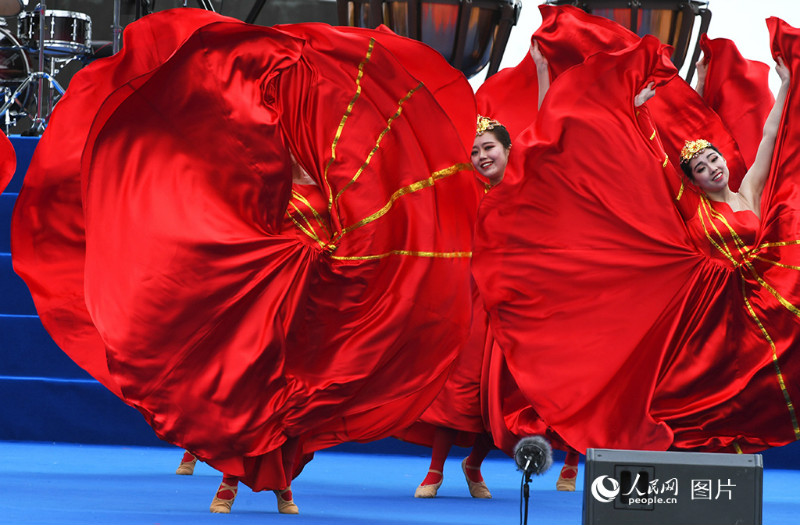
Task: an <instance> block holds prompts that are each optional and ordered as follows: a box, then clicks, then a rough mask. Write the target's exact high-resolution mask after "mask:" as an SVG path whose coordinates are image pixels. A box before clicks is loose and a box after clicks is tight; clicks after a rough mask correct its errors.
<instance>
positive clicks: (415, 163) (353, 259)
mask: <svg viewBox="0 0 800 525" xmlns="http://www.w3.org/2000/svg"><path fill="white" fill-rule="evenodd" d="M152 16H154V17H157V16H158V15H152ZM150 18H151V17H146V18H144V19H143V20H142V21H140V22H137V23H144V24H147V23H150V22H147V20H148V19H150ZM137 50H138V48H137V47H136V44H135V43H133V44H132V49H131V52H133V53H135V52H136V51H137ZM412 58H413V59H414V60H415V61H417V62H418V63H414V64H412V63H408V64H407V63H406V62H404V61H409V60H411V59H412ZM420 64H424V65H420ZM120 67H122V66H120ZM112 69H113V68H112ZM116 73H118V74H120V75H124V76H125V77H126V81H125V82H124V83H123V84H121V85H120V87H119V88H118V89H116V90H113V91H111V90H109V92H107V93H106V96H105V97H104V99H103V102H102V105H100V106H99V107H98V106H97V105H95V106H93V107H94V113H93V123H92V125H91V129H90V130H88V132H87V133H86V135H84V137H83V140H84V141H85V143H86V146H85V148H84V153H83V156H82V160H81V162H80V178H79V182H78V184H79V187H80V188H81V193H80V195H81V199H80V201H79V205H80V206H82V209H83V215H82V217H79V218H78V219H76V222H79V220H80V219H82V220H83V221H84V226H83V229H82V231H85V257H83V259H82V260H81V262H82V263H83V265H84V270H83V273H82V275H81V277H82V285H83V287H84V290H85V295H84V297H82V298H81V299H84V300H85V303H84V305H83V307H84V308H85V309H86V311H87V312H88V320H89V321H90V323H91V324H90V328H91V329H93V330H94V331H95V332H96V334H97V338H98V340H99V341H100V343H99V344H101V345H102V348H101V349H100V352H99V353H98V354H97V355H102V356H104V357H105V359H106V360H107V363H108V368H107V370H105V371H102V370H101V372H104V373H105V372H107V375H106V377H110V380H111V383H112V386H115V387H116V389H117V390H116V392H117V393H118V394H119V395H120V396H121V397H122V398H123V399H124V400H125V401H126V402H128V403H129V404H131V405H132V406H135V407H136V408H137V409H139V410H140V411H141V412H142V413H143V414H144V416H145V418H146V419H147V420H148V422H149V423H150V425H151V426H152V427H153V428H154V430H155V431H156V433H157V434H158V435H159V436H160V437H162V438H163V439H165V440H167V441H169V442H171V443H174V444H176V445H179V446H182V447H184V448H187V449H189V450H191V451H193V452H195V453H196V454H198V455H199V456H200V457H201V458H202V459H205V460H207V461H209V463H210V464H212V465H213V466H216V467H217V468H220V469H221V470H223V471H225V472H226V473H229V474H233V475H238V476H240V477H243V478H244V480H245V482H246V483H247V484H248V485H250V486H251V487H253V488H255V489H264V488H283V487H284V486H285V485H283V483H284V477H283V473H282V472H280V470H281V469H280V468H279V467H276V466H275V465H276V464H277V463H280V462H281V461H279V459H280V458H279V457H278V458H277V459H276V455H277V456H280V454H281V451H280V447H281V446H282V445H283V444H284V443H285V442H287V440H292V441H299V442H300V443H301V447H300V449H299V452H300V454H304V455H306V456H305V457H306V459H307V455H308V454H309V453H312V452H313V451H315V450H318V449H320V448H324V447H328V446H331V445H334V444H338V443H341V442H343V441H351V440H358V441H367V440H372V439H378V438H382V437H385V436H387V435H391V434H392V433H395V432H397V431H398V429H401V428H405V427H407V426H408V425H409V424H411V423H412V422H413V421H415V420H416V419H417V418H418V417H419V415H420V413H421V412H422V411H423V410H424V408H425V407H426V406H427V405H428V404H429V403H430V401H431V400H432V399H433V398H434V397H435V395H436V394H437V392H438V391H439V389H440V388H441V386H442V384H443V382H444V381H445V379H446V377H447V373H448V371H449V368H450V366H451V364H452V362H453V360H454V359H455V357H456V352H457V349H458V348H459V346H460V345H461V344H462V341H463V340H464V339H465V338H466V336H467V332H468V329H469V324H470V314H471V312H470V308H469V305H470V286H469V282H470V281H469V280H470V272H469V261H470V250H471V242H472V239H471V236H472V226H473V224H474V220H475V216H476V214H477V204H478V201H479V197H480V194H479V192H478V191H477V188H476V186H475V184H474V175H473V173H472V168H471V165H469V164H468V163H467V162H466V161H467V160H468V154H467V151H468V149H467V148H468V147H471V143H472V136H473V133H474V131H473V128H474V114H475V111H474V99H473V97H472V92H471V89H470V87H469V85H468V83H466V81H465V80H464V79H463V75H461V74H460V73H459V72H457V71H456V70H454V69H452V68H450V67H449V66H447V64H446V63H445V62H444V60H443V59H442V57H441V56H439V55H438V54H437V53H436V52H435V51H433V50H431V49H430V48H428V47H426V46H424V45H423V44H420V43H417V42H414V41H410V40H407V39H403V38H400V37H397V36H396V35H392V34H390V33H388V32H386V31H385V30H378V31H367V30H355V29H342V30H340V29H336V28H331V27H330V26H326V25H323V24H303V25H297V26H280V27H276V28H265V27H256V26H249V25H246V24H242V23H239V22H230V21H224V20H222V21H219V22H217V23H213V24H207V25H203V26H201V27H200V28H199V29H198V30H196V31H194V32H193V33H192V34H191V36H189V37H188V38H187V39H185V41H184V42H183V43H182V44H181V45H180V46H178V47H177V49H176V50H175V52H174V53H172V54H171V55H170V56H169V58H168V59H166V60H164V61H163V63H161V64H156V66H154V67H153V68H151V69H150V70H149V71H140V72H138V73H139V74H138V75H136V76H134V75H131V74H129V73H128V72H127V71H124V70H122V71H116ZM176 86H180V89H178V88H176ZM84 102H85V103H86V104H90V102H88V101H84ZM56 109H58V108H56ZM465 113H466V114H467V115H468V116H464V114H465ZM54 116H55V115H54ZM50 131H51V129H50V128H48V131H47V132H50ZM64 132H66V130H64ZM45 139H49V140H51V141H53V142H59V141H60V140H61V137H57V136H56V135H55V134H51V135H50V137H45V138H43V140H45ZM293 163H296V164H298V165H299V166H301V167H302V168H303V169H304V170H305V171H306V172H307V173H308V174H309V175H310V177H311V178H312V179H313V181H314V182H315V184H313V185H304V186H299V185H293V184H292V165H293ZM41 203H43V202H40V204H41ZM74 211H75V210H74V209H73V212H74ZM20 228H22V226H20ZM77 251H78V250H76V252H77ZM78 255H81V254H78ZM28 271H29V272H30V273H36V269H35V268H34V269H32V270H31V269H29V270H28ZM25 277H26V280H28V279H27V275H25ZM36 277H38V281H37V280H31V282H42V283H44V284H43V286H44V287H46V286H47V284H48V280H47V278H46V276H43V275H41V274H37V275H36ZM32 290H34V287H32ZM35 297H36V294H35ZM37 305H38V303H37ZM79 306H82V305H78V307H79ZM76 308H77V307H76ZM46 326H47V325H46ZM47 327H48V329H49V330H50V331H51V333H53V332H56V333H59V332H63V331H66V330H67V329H68V327H67V326H65V325H64V324H60V323H59V322H58V319H56V320H55V321H54V322H53V323H52V324H51V325H50V326H47ZM57 340H58V339H57ZM62 348H64V349H65V351H67V353H68V354H70V355H72V354H71V349H70V348H69V347H65V345H62ZM95 350H97V349H95ZM101 376H102V374H101ZM297 461H300V460H296V461H295V465H297Z"/></svg>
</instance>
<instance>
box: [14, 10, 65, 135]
mask: <svg viewBox="0 0 800 525" xmlns="http://www.w3.org/2000/svg"><path fill="white" fill-rule="evenodd" d="M46 4H47V2H46V0H42V1H41V2H40V3H39V6H38V7H37V9H38V10H39V71H37V72H36V73H34V74H33V75H32V76H34V77H35V78H36V80H37V86H38V87H37V96H36V117H35V118H34V119H33V127H32V128H31V130H32V132H33V133H34V134H39V135H41V134H42V133H43V132H44V126H45V120H44V118H43V117H42V98H43V97H44V80H45V75H46V73H45V72H44V22H45V17H44V15H45V11H47V6H46ZM48 76H49V75H48ZM48 80H50V85H51V86H52V85H53V82H54V81H55V79H54V78H52V77H51V78H48ZM23 84H24V82H23ZM61 92H62V93H63V92H64V91H63V90H62V91H61Z"/></svg>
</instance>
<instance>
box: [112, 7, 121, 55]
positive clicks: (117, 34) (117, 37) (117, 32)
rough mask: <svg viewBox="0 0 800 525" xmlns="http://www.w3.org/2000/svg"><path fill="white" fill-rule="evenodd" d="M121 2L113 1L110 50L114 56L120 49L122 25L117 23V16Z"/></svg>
mask: <svg viewBox="0 0 800 525" xmlns="http://www.w3.org/2000/svg"><path fill="white" fill-rule="evenodd" d="M120 1H121V0H114V21H113V23H112V24H111V31H112V32H113V34H114V40H113V42H112V46H113V47H112V49H113V53H114V54H115V55H116V54H117V51H119V49H120V47H122V25H120V21H119V18H120V16H119V14H120V11H121V10H122V8H121V7H120Z"/></svg>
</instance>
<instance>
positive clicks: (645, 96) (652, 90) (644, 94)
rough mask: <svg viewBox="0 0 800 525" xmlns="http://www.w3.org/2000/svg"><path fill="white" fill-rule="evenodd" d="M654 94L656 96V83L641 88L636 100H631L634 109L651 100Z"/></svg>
mask: <svg viewBox="0 0 800 525" xmlns="http://www.w3.org/2000/svg"><path fill="white" fill-rule="evenodd" d="M655 94H656V83H655V82H650V83H649V84H647V85H646V86H645V87H643V88H642V90H641V91H640V92H639V94H638V95H636V98H634V99H633V105H634V107H637V108H638V107H639V106H641V105H642V104H644V103H645V102H647V101H648V100H650V99H651V98H653V96H654V95H655Z"/></svg>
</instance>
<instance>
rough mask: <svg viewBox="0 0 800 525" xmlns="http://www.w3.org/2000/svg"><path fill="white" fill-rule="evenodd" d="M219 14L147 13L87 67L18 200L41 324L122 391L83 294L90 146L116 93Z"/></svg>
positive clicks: (16, 247)
mask: <svg viewBox="0 0 800 525" xmlns="http://www.w3.org/2000/svg"><path fill="white" fill-rule="evenodd" d="M219 19H220V17H219V16H217V15H214V14H211V13H209V12H208V11H205V10H202V9H184V10H180V11H178V10H174V11H165V12H164V13H162V14H160V15H159V16H154V17H146V18H145V19H143V20H142V21H141V22H139V23H137V24H132V25H131V26H130V27H128V28H126V30H125V33H124V35H123V46H122V49H121V50H120V51H119V52H118V53H117V54H116V55H114V56H112V57H110V58H108V59H104V60H98V61H95V62H93V63H92V64H89V65H88V66H87V67H85V68H83V69H82V70H80V71H79V72H78V73H77V74H76V75H75V76H74V77H73V78H72V80H71V81H70V88H69V89H68V90H67V92H66V93H65V94H64V96H63V97H62V98H61V99H60V100H59V101H58V105H57V109H56V110H55V111H53V114H52V115H51V117H50V120H49V123H48V126H47V129H46V130H45V133H44V134H43V135H42V138H41V139H40V141H39V143H38V144H37V146H36V151H35V152H34V155H33V158H32V159H31V164H30V166H29V167H28V171H27V172H26V173H25V179H24V183H23V186H22V189H21V190H20V194H19V196H18V197H17V202H16V205H15V207H14V214H13V217H12V222H11V252H12V261H13V264H14V270H15V271H16V272H17V274H19V275H20V277H22V278H23V279H24V280H25V283H26V284H27V285H28V288H29V289H30V291H31V295H32V296H33V300H34V303H35V304H36V310H37V313H38V314H39V318H40V319H41V321H42V324H44V326H45V328H47V330H48V332H49V333H50V335H51V337H53V339H54V340H55V342H56V343H57V344H58V345H59V347H61V348H62V349H63V350H64V351H65V352H67V354H69V356H70V357H71V358H72V359H73V360H74V361H75V362H76V363H77V364H78V365H80V366H81V367H82V368H84V369H85V370H86V371H87V372H89V373H90V374H91V375H92V376H93V377H94V378H95V379H97V380H98V381H100V382H101V383H102V384H103V385H104V386H105V387H106V388H108V389H109V390H111V391H112V392H114V393H115V394H120V392H119V387H118V386H117V385H116V382H115V381H114V380H113V379H112V378H111V376H110V374H109V373H108V365H107V364H106V357H105V347H104V345H103V342H102V340H101V339H100V336H99V334H98V333H97V329H96V328H95V326H94V324H93V323H92V320H91V318H90V317H89V313H88V311H87V310H86V305H85V298H84V289H83V272H84V256H85V243H86V239H85V226H84V218H83V210H82V203H81V182H80V166H81V164H80V162H81V154H82V153H83V146H84V144H85V142H86V138H87V135H88V133H89V128H90V126H91V124H92V120H93V118H94V116H95V114H96V113H97V109H98V108H99V107H100V105H101V104H102V102H103V100H105V98H106V97H107V96H108V95H109V94H110V93H112V92H113V91H114V90H116V89H117V88H118V87H120V86H122V85H123V84H124V83H126V82H128V81H129V80H130V79H132V78H135V77H137V76H138V75H141V74H143V73H146V72H147V71H150V70H151V69H153V68H154V67H156V66H158V65H159V64H161V63H163V62H164V61H165V60H166V59H167V58H168V57H169V56H170V55H171V54H172V53H173V52H174V51H175V49H176V48H177V47H178V46H179V45H180V44H181V42H182V41H183V40H185V39H186V38H187V37H188V36H189V35H190V34H191V33H192V32H194V31H195V30H196V29H197V28H198V27H201V26H202V25H205V24H208V23H211V22H216V21H219ZM228 20H231V21H232V20H233V19H228ZM134 50H135V51H134Z"/></svg>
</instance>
